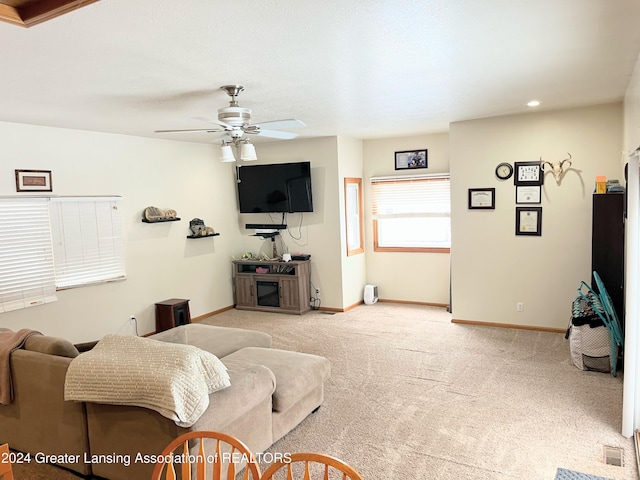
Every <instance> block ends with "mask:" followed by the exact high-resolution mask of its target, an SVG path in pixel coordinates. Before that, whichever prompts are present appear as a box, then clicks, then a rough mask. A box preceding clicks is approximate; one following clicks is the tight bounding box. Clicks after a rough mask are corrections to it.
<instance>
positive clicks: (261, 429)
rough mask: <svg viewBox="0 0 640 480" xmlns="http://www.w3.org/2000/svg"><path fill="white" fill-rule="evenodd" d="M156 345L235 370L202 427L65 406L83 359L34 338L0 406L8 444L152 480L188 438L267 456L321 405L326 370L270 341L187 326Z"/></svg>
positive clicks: (110, 409) (123, 409)
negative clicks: (194, 350) (198, 435)
mask: <svg viewBox="0 0 640 480" xmlns="http://www.w3.org/2000/svg"><path fill="white" fill-rule="evenodd" d="M150 338H152V339H155V340H161V341H167V342H173V343H184V344H190V345H195V346H197V347H198V348H202V349H204V350H207V351H209V352H211V353H213V354H214V355H216V356H217V357H218V358H220V359H221V360H222V362H223V363H224V364H225V366H226V367H227V369H228V373H229V376H230V379H231V386H230V387H228V388H226V389H224V390H221V391H218V392H215V393H212V394H211V395H210V396H209V407H208V409H207V410H206V411H205V413H204V414H203V415H202V416H201V417H200V418H199V419H198V420H197V422H196V423H195V424H194V425H192V426H191V427H189V428H182V427H178V426H177V425H176V424H175V423H174V422H173V421H172V420H170V419H168V418H165V417H164V416H162V415H160V414H159V413H157V412H156V411H154V410H149V409H147V408H143V407H135V406H121V405H107V404H99V403H85V402H69V401H65V400H64V381H65V375H66V371H67V368H68V366H69V364H70V363H71V361H72V360H73V358H75V357H76V356H78V355H79V354H80V353H79V351H78V349H77V348H76V347H75V346H74V345H72V344H71V343H70V342H68V341H66V340H63V339H58V338H54V337H48V336H44V335H42V336H40V335H34V336H31V337H29V338H28V339H27V341H26V342H25V345H24V348H22V349H19V350H16V351H14V352H13V353H12V354H11V373H12V378H13V386H14V400H13V402H12V403H11V404H10V405H7V406H4V405H0V443H5V442H7V443H9V445H10V446H11V447H12V448H14V449H16V450H20V451H23V452H30V453H32V454H33V455H32V458H34V461H39V462H47V463H55V464H58V465H60V466H63V467H65V468H68V469H71V470H73V471H76V472H78V473H81V474H83V475H93V476H98V477H101V478H107V479H114V480H115V479H124V478H126V479H128V480H130V479H131V480H136V479H140V480H147V479H148V478H150V475H151V472H152V470H153V463H152V461H151V460H150V459H149V457H150V456H152V455H157V454H159V453H160V452H161V451H162V449H163V448H164V447H165V446H166V445H167V444H168V443H169V442H170V441H171V440H173V439H174V438H176V437H177V436H179V435H181V434H182V433H185V432H187V431H190V430H217V431H222V432H225V433H228V434H231V435H235V436H237V437H238V438H240V439H241V440H242V441H244V442H245V443H246V444H247V445H248V446H249V448H250V449H251V450H252V451H254V452H256V453H257V452H262V451H264V450H265V449H266V448H268V447H269V446H270V445H271V444H273V443H274V442H275V441H277V440H278V439H279V438H281V437H282V436H284V435H285V434H286V433H287V432H289V431H290V430H291V429H292V428H294V427H295V426H296V425H298V424H299V423H300V422H301V421H302V420H303V419H304V418H305V417H306V416H307V415H309V414H310V413H311V412H312V411H314V410H315V409H316V408H317V407H319V406H320V404H321V403H322V401H323V396H324V390H323V389H324V382H325V381H326V379H327V378H328V377H329V375H330V365H329V362H328V360H327V359H325V358H323V357H320V356H317V355H308V354H304V353H298V352H288V351H282V350H276V349H271V348H270V347H271V337H270V336H269V335H267V334H265V333H262V332H257V331H252V330H244V329H235V328H226V327H214V326H210V325H201V324H189V325H184V326H181V327H177V328H174V329H171V330H167V331H164V332H161V333H158V334H156V335H152V336H151V337H150ZM36 454H37V455H39V457H38V458H35V455H36ZM45 456H46V457H45Z"/></svg>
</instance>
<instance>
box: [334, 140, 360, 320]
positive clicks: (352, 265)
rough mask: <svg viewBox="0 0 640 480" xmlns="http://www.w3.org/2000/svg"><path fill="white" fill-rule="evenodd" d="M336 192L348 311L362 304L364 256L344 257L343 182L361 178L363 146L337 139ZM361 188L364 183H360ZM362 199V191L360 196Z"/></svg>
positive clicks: (355, 141)
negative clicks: (337, 195)
mask: <svg viewBox="0 0 640 480" xmlns="http://www.w3.org/2000/svg"><path fill="white" fill-rule="evenodd" d="M338 170H339V173H338V191H339V194H340V208H339V211H338V217H339V219H340V260H341V263H342V306H343V308H347V307H351V306H353V305H356V304H358V303H360V302H362V299H363V297H364V286H365V285H366V284H367V264H366V256H365V253H364V252H362V253H359V254H357V255H351V256H347V227H346V216H345V215H346V214H345V212H346V205H345V201H346V200H345V192H344V179H345V178H362V171H363V142H362V141H361V140H356V139H353V138H347V137H338ZM363 185H364V181H363ZM362 195H363V196H364V191H363V192H362Z"/></svg>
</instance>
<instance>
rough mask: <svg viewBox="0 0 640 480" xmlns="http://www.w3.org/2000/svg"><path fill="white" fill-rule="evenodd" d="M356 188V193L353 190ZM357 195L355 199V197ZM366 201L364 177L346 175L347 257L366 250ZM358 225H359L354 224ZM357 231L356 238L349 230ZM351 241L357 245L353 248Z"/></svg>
mask: <svg viewBox="0 0 640 480" xmlns="http://www.w3.org/2000/svg"><path fill="white" fill-rule="evenodd" d="M353 189H355V193H354V192H353ZM354 195H355V199H354ZM363 205H364V202H363V200H362V179H361V178H352V177H345V179H344V208H345V231H346V241H347V257H350V256H353V255H358V254H360V253H363V252H364V208H363ZM354 224H356V225H357V227H355V226H354ZM352 230H353V232H354V233H355V238H351V236H350V235H349V232H350V231H352ZM351 241H354V243H355V244H357V246H355V247H354V248H351V247H352V245H351Z"/></svg>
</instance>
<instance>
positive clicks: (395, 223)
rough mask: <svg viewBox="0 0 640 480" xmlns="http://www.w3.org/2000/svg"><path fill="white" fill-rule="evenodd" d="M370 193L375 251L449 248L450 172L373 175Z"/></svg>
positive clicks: (432, 250)
mask: <svg viewBox="0 0 640 480" xmlns="http://www.w3.org/2000/svg"><path fill="white" fill-rule="evenodd" d="M371 194H372V203H373V234H374V250H375V251H377V252H449V251H450V248H451V193H450V180H449V176H448V175H424V176H410V177H382V178H372V179H371Z"/></svg>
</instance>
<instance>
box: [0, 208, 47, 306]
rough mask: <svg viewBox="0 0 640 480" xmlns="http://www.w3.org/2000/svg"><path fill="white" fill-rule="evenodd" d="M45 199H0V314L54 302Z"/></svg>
mask: <svg viewBox="0 0 640 480" xmlns="http://www.w3.org/2000/svg"><path fill="white" fill-rule="evenodd" d="M49 231H50V229H49V202H48V199H46V198H19V199H18V198H15V199H14V198H2V199H0V312H9V311H11V310H18V309H20V308H27V307H32V306H34V305H42V304H44V303H49V302H54V301H56V300H57V298H56V286H55V278H54V270H53V251H52V248H51V236H50V233H49Z"/></svg>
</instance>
